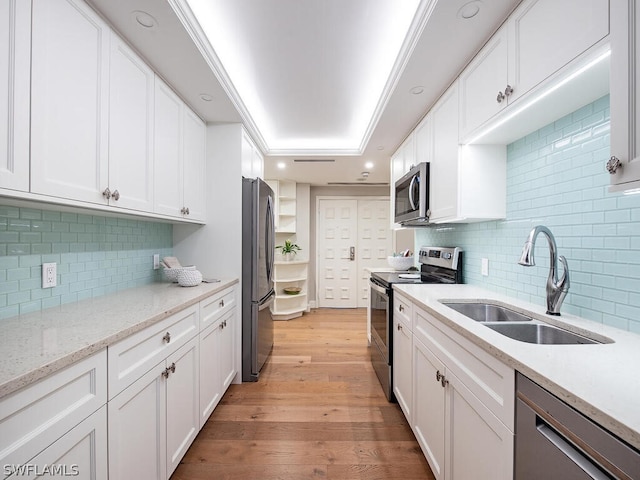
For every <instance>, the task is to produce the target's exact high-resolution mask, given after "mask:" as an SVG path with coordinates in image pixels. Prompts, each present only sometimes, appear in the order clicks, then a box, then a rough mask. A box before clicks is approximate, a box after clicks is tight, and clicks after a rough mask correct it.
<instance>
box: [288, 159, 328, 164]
mask: <svg viewBox="0 0 640 480" xmlns="http://www.w3.org/2000/svg"><path fill="white" fill-rule="evenodd" d="M293 161H294V162H300V163H333V162H335V160H334V159H333V158H296V159H294V160H293Z"/></svg>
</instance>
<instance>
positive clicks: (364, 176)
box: [360, 172, 369, 178]
mask: <svg viewBox="0 0 640 480" xmlns="http://www.w3.org/2000/svg"><path fill="white" fill-rule="evenodd" d="M360 175H362V178H368V177H369V172H362V173H361V174H360Z"/></svg>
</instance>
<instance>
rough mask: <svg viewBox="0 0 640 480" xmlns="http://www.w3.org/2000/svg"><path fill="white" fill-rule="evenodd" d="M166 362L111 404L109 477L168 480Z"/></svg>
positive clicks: (141, 378)
mask: <svg viewBox="0 0 640 480" xmlns="http://www.w3.org/2000/svg"><path fill="white" fill-rule="evenodd" d="M165 368H166V367H165V362H164V361H162V362H161V363H159V364H157V365H155V366H154V367H152V368H151V370H149V371H148V372H147V373H146V374H144V375H143V376H142V377H140V378H139V379H138V380H137V381H136V382H134V383H133V384H132V385H130V386H129V387H128V388H127V389H125V390H124V391H123V392H122V393H120V394H119V395H118V396H116V397H115V398H113V399H112V400H110V401H109V403H108V414H109V416H108V418H109V422H108V423H109V476H110V478H145V479H150V480H151V479H154V480H166V478H167V461H166V458H167V439H166V431H167V428H166V427H167V425H166V421H167V419H166V413H167V409H166V393H165V388H166V382H167V379H165V378H164V377H163V375H162V372H163V371H164V369H165Z"/></svg>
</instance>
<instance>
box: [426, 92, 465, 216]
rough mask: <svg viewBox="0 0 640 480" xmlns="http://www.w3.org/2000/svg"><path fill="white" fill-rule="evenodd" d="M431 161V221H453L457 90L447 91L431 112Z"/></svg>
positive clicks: (455, 208)
mask: <svg viewBox="0 0 640 480" xmlns="http://www.w3.org/2000/svg"><path fill="white" fill-rule="evenodd" d="M431 112H432V115H433V160H432V162H431V165H430V166H429V189H430V193H429V209H430V210H431V216H430V217H429V220H430V221H439V220H440V221H441V220H444V219H448V218H455V217H456V216H457V212H458V175H459V172H458V169H459V165H458V87H457V83H454V85H453V86H452V87H451V88H449V90H447V91H446V92H445V93H444V95H443V96H442V97H441V98H440V100H438V103H436V104H435V105H434V107H433V109H432V110H431Z"/></svg>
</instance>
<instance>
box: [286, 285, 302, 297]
mask: <svg viewBox="0 0 640 480" xmlns="http://www.w3.org/2000/svg"><path fill="white" fill-rule="evenodd" d="M283 291H284V293H286V294H287V295H298V294H299V293H300V292H301V291H302V289H301V288H300V287H284V288H283Z"/></svg>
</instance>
